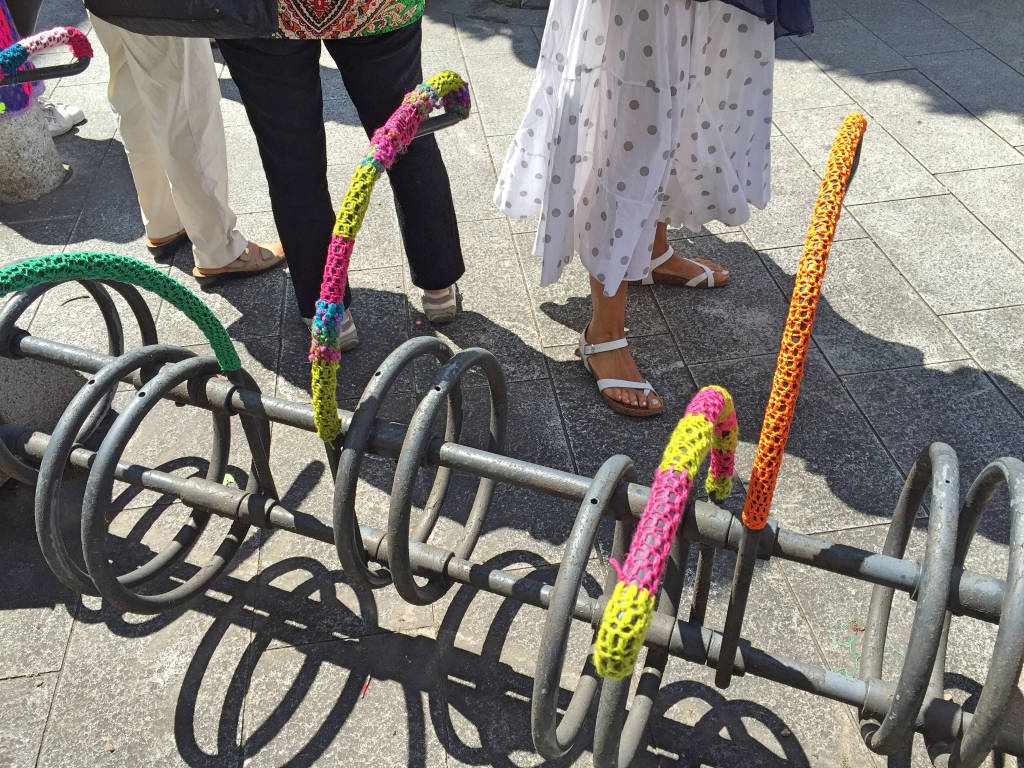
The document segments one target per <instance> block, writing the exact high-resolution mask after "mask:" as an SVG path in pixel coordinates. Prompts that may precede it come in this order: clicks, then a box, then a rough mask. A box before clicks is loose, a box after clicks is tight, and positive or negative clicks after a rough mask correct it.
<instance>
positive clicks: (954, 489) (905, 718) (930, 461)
mask: <svg viewBox="0 0 1024 768" xmlns="http://www.w3.org/2000/svg"><path fill="white" fill-rule="evenodd" d="M929 480H930V481H931V514H930V516H929V520H928V539H927V543H926V545H925V553H924V560H923V562H922V563H921V586H920V589H919V590H918V593H917V596H916V599H917V607H916V608H915V610H914V620H913V623H912V624H911V628H910V640H909V641H908V643H907V648H908V649H909V650H908V651H907V654H906V657H905V661H904V663H903V668H902V669H901V670H900V676H899V679H898V680H897V681H896V688H895V692H894V694H893V697H892V699H891V700H890V702H889V709H888V710H887V711H886V713H885V717H883V718H882V722H881V724H880V725H879V724H877V723H876V722H875V721H874V720H872V719H868V718H862V720H861V735H862V736H863V738H864V743H865V744H867V746H868V747H869V748H870V749H871V750H873V751H874V752H877V753H879V754H883V755H887V754H892V753H893V752H895V751H896V750H898V749H900V748H901V747H904V746H905V745H906V742H907V739H908V738H912V737H913V733H914V723H915V722H916V720H917V716H918V713H919V712H920V710H921V704H922V703H923V702H924V698H925V696H926V695H927V693H928V681H929V678H930V677H931V674H932V670H933V668H934V666H935V662H936V658H937V656H938V652H939V647H940V645H941V638H942V634H943V627H944V626H946V612H947V605H948V601H949V584H950V577H951V575H952V570H953V557H954V554H955V550H956V542H957V532H956V531H957V518H958V514H957V494H958V488H959V483H960V471H959V464H958V462H957V458H956V453H954V452H953V449H952V448H950V447H949V446H948V445H946V444H945V443H932V444H931V445H930V446H929V447H928V448H927V449H925V450H924V451H922V452H921V455H920V456H918V458H917V461H916V462H914V466H913V467H912V468H911V470H910V473H909V475H908V476H907V481H906V483H905V484H904V486H903V491H902V493H901V494H900V498H899V501H898V502H897V504H896V510H895V512H894V513H893V521H892V523H891V524H890V526H889V532H888V533H887V534H886V537H885V544H884V545H883V547H882V554H884V555H888V556H890V557H899V558H902V557H903V555H904V553H905V552H906V549H907V542H908V540H909V539H910V531H911V529H912V528H913V527H914V518H915V516H916V515H917V510H918V509H919V508H920V505H921V501H922V499H923V498H924V493H925V490H926V489H927V488H928V481H929ZM892 598H893V590H892V588H891V587H882V586H878V585H876V586H875V587H874V588H873V589H872V590H871V607H870V609H869V611H868V620H867V629H866V630H865V634H864V650H863V653H862V655H861V668H860V669H861V679H862V680H867V681H870V680H873V679H880V678H881V677H882V656H883V653H884V650H885V638H886V634H887V632H888V628H889V614H890V612H891V611H892Z"/></svg>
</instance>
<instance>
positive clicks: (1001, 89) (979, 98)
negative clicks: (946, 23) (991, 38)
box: [910, 49, 1024, 144]
mask: <svg viewBox="0 0 1024 768" xmlns="http://www.w3.org/2000/svg"><path fill="white" fill-rule="evenodd" d="M910 63H911V64H913V65H914V66H915V67H917V69H919V70H920V71H921V72H923V73H924V74H925V76H927V77H928V79H929V80H931V81H932V82H934V83H935V84H936V85H938V86H939V87H940V88H942V89H943V90H944V91H945V92H946V93H948V94H949V95H951V96H952V97H953V98H954V99H956V100H957V101H958V102H960V103H961V104H963V105H964V106H965V107H966V108H967V109H969V110H970V111H971V112H973V113H974V114H975V115H977V116H978V118H979V119H980V120H981V121H982V122H983V123H985V125H987V126H988V127H989V128H991V129H992V130H993V131H995V132H996V133H998V134H999V135H1000V136H1002V137H1003V138H1004V139H1005V140H1006V141H1007V142H1009V143H1010V144H1019V143H1021V141H1024V119H1022V118H1021V112H1022V111H1024V75H1022V74H1021V73H1020V72H1017V71H1016V70H1014V69H1013V68H1012V67H1009V66H1008V65H1006V64H1004V63H1003V62H1002V61H1000V60H999V59H997V58H996V57H995V56H993V55H992V54H991V53H989V52H988V51H986V50H983V49H974V50H969V51H958V52H955V53H936V54H932V55H928V56H914V57H912V58H911V59H910Z"/></svg>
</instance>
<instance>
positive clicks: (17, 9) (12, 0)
mask: <svg viewBox="0 0 1024 768" xmlns="http://www.w3.org/2000/svg"><path fill="white" fill-rule="evenodd" d="M42 4H43V0H9V1H8V3H7V10H9V11H10V12H11V19H13V20H14V28H15V29H16V30H18V37H28V36H29V35H31V34H32V33H33V32H35V29H36V19H37V18H38V17H39V6H41V5H42Z"/></svg>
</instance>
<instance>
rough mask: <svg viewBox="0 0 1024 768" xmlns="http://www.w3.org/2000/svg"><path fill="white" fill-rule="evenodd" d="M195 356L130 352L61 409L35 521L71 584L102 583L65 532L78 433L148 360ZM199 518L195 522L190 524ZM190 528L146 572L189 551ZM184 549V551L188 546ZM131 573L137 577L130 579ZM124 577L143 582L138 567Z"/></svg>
mask: <svg viewBox="0 0 1024 768" xmlns="http://www.w3.org/2000/svg"><path fill="white" fill-rule="evenodd" d="M194 356H195V354H194V353H193V352H189V351H188V350H185V349H183V348H181V347H175V346H170V345H160V346H149V347H142V348H140V349H137V350H134V351H132V352H128V353H127V354H124V355H122V356H121V357H119V358H117V359H115V360H113V361H112V362H110V363H108V364H107V365H106V366H104V367H103V368H102V369H101V370H100V371H99V372H98V373H96V375H94V376H92V377H90V378H89V380H88V381H87V382H86V383H85V384H84V385H83V386H82V388H81V389H80V390H79V391H78V394H77V395H75V397H74V398H73V399H72V401H71V403H70V404H69V405H68V407H67V408H66V409H65V410H64V413H63V414H61V417H60V420H59V421H58V422H57V425H56V426H55V427H54V429H53V435H52V436H51V437H50V443H49V445H48V446H47V448H46V453H45V454H43V459H42V461H41V462H40V464H39V479H38V482H37V483H36V494H35V523H36V537H37V539H38V540H39V548H40V550H42V553H43V559H44V560H45V561H46V564H47V565H49V566H50V570H52V571H53V572H54V574H55V575H56V576H57V578H58V579H60V581H61V583H63V584H64V585H65V586H67V587H68V588H70V589H73V590H75V591H78V592H83V593H85V594H89V595H95V594H96V586H95V585H94V584H93V581H92V579H91V578H90V577H89V574H87V573H86V572H85V571H84V570H82V568H81V567H80V566H79V565H78V563H77V562H75V560H74V559H73V558H72V557H71V555H70V554H69V553H68V549H67V545H66V544H65V542H64V536H63V535H62V532H61V515H60V509H59V500H60V492H61V486H62V485H63V480H64V470H65V468H66V466H67V462H68V457H69V456H70V455H71V451H72V450H73V449H74V447H75V444H76V443H77V442H78V438H76V435H80V434H81V430H82V424H83V423H84V422H85V421H86V420H87V419H88V418H89V414H90V413H92V412H94V410H93V409H94V408H95V407H96V404H97V403H102V402H104V401H105V400H106V399H107V398H108V396H109V393H112V392H115V391H116V390H117V386H118V384H119V383H120V382H121V379H123V378H124V377H125V376H127V375H129V374H130V373H132V372H133V371H136V370H138V369H139V368H141V367H142V366H145V365H150V364H153V363H176V362H178V361H180V360H184V359H187V358H190V357H194ZM207 519H209V516H207ZM193 522H194V521H190V523H193ZM184 533H186V529H185V528H183V529H182V530H181V531H180V532H179V534H178V536H176V537H175V539H174V541H173V542H172V544H171V545H170V547H168V548H167V550H165V551H163V552H161V553H160V554H158V555H156V556H155V557H154V558H153V559H152V560H150V561H149V562H148V563H147V564H146V566H144V568H146V573H149V567H150V566H153V565H154V564H156V565H157V566H159V570H163V568H164V567H166V566H167V565H169V564H170V563H171V562H174V561H175V560H177V559H178V558H179V557H181V556H183V554H187V548H186V547H188V546H191V544H192V542H194V541H195V538H196V537H197V536H198V530H195V529H193V530H192V537H191V541H188V540H187V539H185V540H182V539H180V537H181V536H182V534H184ZM173 547H176V548H177V550H178V551H176V552H173V553H172V552H171V551H170V550H171V548H173ZM183 548H184V551H182V550H183ZM158 561H159V563H158ZM153 575H156V574H155V573H153V574H152V575H150V578H152V576H153ZM129 576H130V577H131V582H129V581H128V578H129ZM124 578H125V579H126V581H125V583H139V578H140V577H139V576H138V575H137V573H136V572H133V573H132V574H126V576H125V577H124Z"/></svg>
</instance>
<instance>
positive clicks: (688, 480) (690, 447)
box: [594, 386, 739, 680]
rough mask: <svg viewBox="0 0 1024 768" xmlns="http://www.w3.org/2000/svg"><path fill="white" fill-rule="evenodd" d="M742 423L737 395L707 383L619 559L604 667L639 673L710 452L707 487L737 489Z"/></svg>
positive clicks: (719, 492) (598, 650) (619, 674)
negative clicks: (675, 544)
mask: <svg viewBox="0 0 1024 768" xmlns="http://www.w3.org/2000/svg"><path fill="white" fill-rule="evenodd" d="M738 434H739V429H738V427H737V424H736V411H735V410H734V408H733V403H732V397H731V396H730V395H729V393H728V392H726V391H725V390H724V389H722V388H721V387H715V386H711V387H704V388H703V389H702V390H700V391H699V392H698V393H697V394H696V395H694V397H693V399H692V400H691V401H690V404H689V405H688V406H687V407H686V414H685V415H684V416H683V418H682V419H680V420H679V423H678V424H677V425H676V428H675V431H674V432H673V433H672V437H671V438H669V441H668V445H666V446H665V452H664V453H663V454H662V457H661V464H660V465H659V466H658V468H657V469H656V470H655V472H654V482H653V483H652V485H651V495H650V497H649V498H648V500H647V506H646V507H645V508H644V513H643V515H641V517H640V522H639V523H638V524H637V529H636V533H635V534H634V535H633V542H632V544H631V545H630V548H629V554H628V555H627V557H626V561H625V563H624V564H623V565H621V566H620V565H619V564H618V563H616V562H615V561H614V560H612V561H611V562H612V565H613V566H615V569H616V571H617V572H618V575H619V581H618V583H617V584H616V585H615V589H614V590H613V591H612V596H611V598H610V599H609V600H608V605H607V606H606V607H605V611H604V616H603V618H602V620H601V626H600V627H599V628H598V631H597V640H596V642H595V644H594V666H595V667H596V668H597V672H598V674H600V675H602V676H604V677H608V678H611V679H613V680H620V679H622V678H623V677H626V676H628V675H629V674H631V673H632V671H633V667H634V665H635V664H636V659H637V656H638V655H639V653H640V648H641V647H642V646H643V644H644V638H646V637H647V629H648V628H649V627H650V624H651V616H652V615H653V613H654V596H655V595H656V594H657V593H658V588H659V587H660V586H661V578H662V576H663V575H664V573H665V561H666V560H667V559H668V554H669V550H670V549H671V548H672V541H673V540H674V539H675V536H676V531H677V530H678V529H679V524H680V523H681V522H682V519H683V511H684V510H685V508H686V501H687V499H688V498H689V496H690V491H691V490H692V488H693V482H694V477H695V476H696V475H697V472H698V471H699V470H700V467H701V464H703V463H704V459H705V458H707V456H708V454H709V453H710V455H711V466H710V468H709V471H708V477H707V482H706V485H705V487H706V488H707V492H708V494H709V495H710V496H711V497H712V499H714V500H715V501H721V500H722V499H724V498H725V497H726V496H728V495H729V492H730V491H731V490H732V472H733V456H734V453H735V450H736V440H737V437H738Z"/></svg>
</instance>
